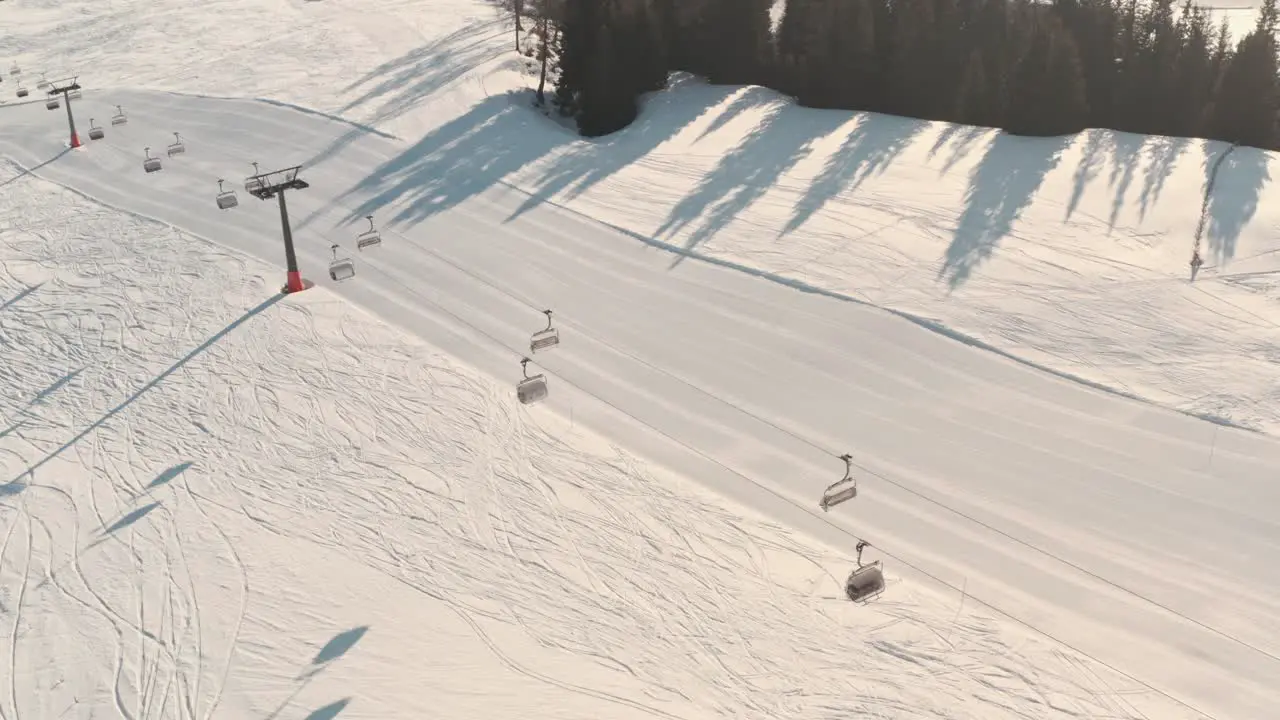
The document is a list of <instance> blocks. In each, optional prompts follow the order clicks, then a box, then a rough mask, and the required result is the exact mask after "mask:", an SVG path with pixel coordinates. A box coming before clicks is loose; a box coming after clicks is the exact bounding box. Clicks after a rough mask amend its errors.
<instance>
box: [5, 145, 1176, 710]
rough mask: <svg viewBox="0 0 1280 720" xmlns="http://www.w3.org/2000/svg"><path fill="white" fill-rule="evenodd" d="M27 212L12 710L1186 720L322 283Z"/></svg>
mask: <svg viewBox="0 0 1280 720" xmlns="http://www.w3.org/2000/svg"><path fill="white" fill-rule="evenodd" d="M0 197H2V198H3V200H4V203H3V208H4V210H3V212H2V214H0V253H2V255H0V258H3V268H4V270H3V275H0V293H2V295H3V297H4V305H3V309H2V310H0V337H2V338H3V340H4V343H3V345H2V346H0V347H2V348H3V349H2V350H0V353H2V357H3V361H2V362H0V368H3V369H2V370H0V372H2V373H3V375H2V379H3V382H4V385H5V387H6V392H5V395H4V398H5V402H4V403H3V406H0V417H3V422H0V424H2V425H4V428H5V429H4V432H3V436H4V437H3V439H0V458H2V460H0V473H2V474H0V477H2V478H3V484H0V496H2V497H3V502H2V503H0V518H3V521H2V523H3V524H2V525H0V527H2V528H3V546H2V547H3V550H2V552H0V605H2V608H0V609H2V611H3V618H4V620H5V622H4V627H3V629H0V638H3V639H4V645H5V648H4V649H5V652H0V668H3V670H2V671H0V677H5V679H6V681H7V682H5V685H6V686H7V687H5V688H3V692H0V716H3V717H5V718H13V719H14V720H17V719H19V718H30V717H37V718H90V717H106V716H117V715H118V716H120V717H127V718H171V717H172V718H191V717H196V718H222V717H227V718H231V717H237V718H244V717H279V718H302V717H307V718H315V719H318V718H332V717H338V716H339V715H341V717H343V718H348V717H350V718H358V717H365V718H375V717H378V718H385V717H440V718H464V717H490V716H495V715H509V714H519V715H520V716H522V717H532V718H537V717H546V718H584V719H586V718H599V717H610V718H630V717H636V718H640V717H655V716H656V717H667V718H701V717H719V716H733V717H761V718H763V717H771V718H786V717H796V718H800V717H837V716H840V715H842V714H847V713H850V712H853V713H874V714H876V715H878V716H881V717H901V718H908V717H911V718H915V717H992V716H993V715H992V714H991V713H992V712H997V713H998V714H999V715H1000V716H1008V717H1032V716H1034V717H1064V718H1065V717H1079V716H1081V715H1085V716H1102V715H1105V716H1108V717H1134V718H1137V717H1141V715H1140V714H1139V712H1140V710H1141V709H1142V708H1144V707H1145V708H1146V710H1145V712H1146V713H1148V714H1150V713H1151V712H1160V713H1162V714H1161V716H1162V717H1169V716H1170V715H1166V714H1163V713H1166V712H1169V711H1168V710H1152V709H1151V708H1152V707H1153V706H1152V705H1151V703H1152V702H1154V701H1157V700H1159V698H1158V697H1153V694H1152V693H1149V692H1145V691H1144V690H1143V689H1142V688H1141V687H1139V686H1137V685H1136V684H1135V683H1133V682H1131V681H1127V680H1124V679H1122V678H1118V677H1116V676H1115V674H1114V673H1111V672H1110V671H1108V670H1106V669H1105V668H1101V667H1099V666H1098V665H1097V664H1096V663H1094V662H1092V661H1090V660H1087V659H1084V658H1082V657H1081V656H1079V655H1077V654H1075V653H1071V652H1065V651H1063V650H1062V649H1061V648H1059V647H1056V646H1055V645H1054V644H1053V643H1050V642H1049V641H1047V640H1044V639H1042V638H1039V637H1033V636H1030V635H1029V634H1028V633H1026V632H1025V631H1021V630H1020V629H1018V628H1017V627H1011V626H1010V625H1009V624H1008V623H1002V622H1000V621H999V620H997V619H995V618H993V617H992V615H991V613H989V612H986V611H984V609H983V608H981V607H975V606H974V605H973V604H968V605H966V604H965V603H963V602H962V599H961V598H960V597H958V596H957V597H954V598H951V597H945V596H942V595H939V594H938V593H936V592H934V591H931V590H928V589H921V588H915V587H912V586H910V585H905V586H902V585H898V584H895V585H894V589H893V594H892V596H891V597H889V598H888V599H886V600H884V601H882V602H879V603H877V604H875V605H872V606H868V607H861V606H854V605H852V604H850V603H848V601H846V600H843V599H842V598H841V597H840V590H841V588H840V584H839V582H840V578H841V577H842V576H843V574H844V572H846V570H847V568H848V567H849V563H850V559H849V558H848V557H847V556H845V555H844V554H843V553H837V552H835V551H832V550H830V549H826V548H823V547H822V546H820V545H817V544H815V543H814V542H813V541H812V540H807V539H805V538H803V537H802V536H799V535H797V534H796V533H795V532H793V531H790V530H788V529H785V528H783V527H781V526H779V525H778V524H776V523H773V522H767V521H764V520H762V519H760V518H759V517H758V516H756V515H755V514H754V513H749V512H745V511H743V510H740V509H735V508H733V507H732V506H730V505H726V503H725V501H724V500H723V499H720V498H717V497H714V496H711V495H708V494H707V493H706V492H705V491H702V490H699V489H697V488H695V487H693V486H691V485H689V483H687V482H685V481H683V480H681V479H679V478H677V477H674V476H672V475H671V474H669V473H667V472H665V471H662V470H661V469H658V468H653V467H650V466H649V465H648V464H647V463H645V462H643V461H641V460H640V459H638V458H636V457H635V456H633V455H631V454H629V453H627V452H625V451H623V450H621V449H618V448H617V447H614V446H612V445H611V444H610V443H608V442H605V441H603V440H601V439H600V438H599V437H597V436H594V435H592V434H591V433H589V432H588V431H586V430H584V429H583V428H582V427H581V426H578V425H575V426H570V425H569V423H568V422H567V421H566V419H565V418H563V417H559V416H557V415H556V414H554V413H550V412H547V411H544V410H539V409H535V410H532V411H530V410H525V409H523V408H521V407H520V406H519V405H518V404H516V403H514V402H513V400H512V398H511V393H510V389H509V388H508V387H506V386H504V385H500V384H498V383H496V382H495V381H494V380H493V379H491V378H487V377H485V376H484V375H482V374H480V373H477V372H476V371H474V370H470V369H468V368H466V367H464V366H461V365H459V364H458V363H457V362H455V361H453V360H450V359H449V358H447V357H445V356H443V355H441V354H440V353H439V352H438V351H436V350H434V349H433V348H431V347H429V346H427V345H425V344H423V343H422V342H420V341H418V340H416V339H414V338H412V337H409V336H406V335H405V334H404V333H403V332H402V331H397V330H395V329H393V328H391V327H389V326H387V325H385V324H383V323H381V322H379V321H377V320H376V319H374V318H372V317H370V316H369V315H368V314H366V313H365V312H363V311H360V310H356V309H353V308H352V307H351V306H350V305H349V304H347V303H345V302H343V301H341V300H339V299H337V298H335V297H334V296H333V295H332V294H331V293H329V292H328V291H326V290H324V289H314V290H312V291H308V292H307V293H303V294H302V295H299V296H295V297H288V298H285V297H284V296H282V295H279V294H278V293H276V292H275V287H274V286H275V285H276V284H277V283H276V282H274V277H273V276H274V275H277V274H278V273H276V272H275V271H274V269H273V268H271V267H270V266H268V265H266V264H264V263H261V262H256V261H251V260H248V259H246V258H244V257H242V256H240V255H239V254H235V253H231V252H228V251H226V250H222V249H220V248H218V247H217V246H215V245H212V244H210V243H208V242H206V241H204V240H202V239H200V238H196V237H193V236H191V235H188V234H186V233H183V232H182V231H180V230H177V229H176V228H173V227H171V226H166V225H163V224H161V223H157V222H154V221H150V220H145V219H142V218H139V217H136V216H130V215H127V214H124V213H121V212H118V211H113V210H111V209H109V208H106V207H104V206H102V205H100V204H98V203H95V202H92V201H90V200H87V199H85V198H84V197H82V196H80V195H79V194H77V193H75V192H72V191H70V190H66V189H63V188H60V187H58V186H54V185H51V184H49V183H47V182H44V181H40V180H36V179H33V178H31V177H29V176H28V177H23V178H17V179H16V180H15V176H14V173H13V172H12V169H10V171H8V172H6V173H5V187H4V188H3V190H0ZM6 676H7V677H6ZM1154 707H1156V708H1159V707H1160V706H1159V705H1156V706H1154ZM340 711H341V712H340Z"/></svg>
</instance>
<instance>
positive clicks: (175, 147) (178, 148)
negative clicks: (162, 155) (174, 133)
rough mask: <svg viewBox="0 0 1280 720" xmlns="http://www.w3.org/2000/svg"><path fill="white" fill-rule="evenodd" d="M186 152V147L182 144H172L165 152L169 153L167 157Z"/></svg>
mask: <svg viewBox="0 0 1280 720" xmlns="http://www.w3.org/2000/svg"><path fill="white" fill-rule="evenodd" d="M186 151H187V146H186V145H183V144H182V143H174V144H172V145H170V146H169V149H168V150H167V151H166V152H168V153H169V157H173V156H174V155H181V154H182V153H184V152H186Z"/></svg>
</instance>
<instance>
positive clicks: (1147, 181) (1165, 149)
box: [1138, 137, 1191, 220]
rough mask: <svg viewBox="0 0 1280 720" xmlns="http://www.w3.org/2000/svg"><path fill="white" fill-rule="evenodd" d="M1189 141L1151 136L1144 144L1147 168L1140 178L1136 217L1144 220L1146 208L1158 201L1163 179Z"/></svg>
mask: <svg viewBox="0 0 1280 720" xmlns="http://www.w3.org/2000/svg"><path fill="white" fill-rule="evenodd" d="M1189 147H1191V141H1190V140H1189V139H1187V138H1175V137H1153V138H1148V142H1147V145H1146V156H1147V168H1146V171H1145V172H1144V173H1143V178H1142V194H1141V195H1140V196H1139V197H1138V219H1140V220H1145V219H1146V217H1147V210H1149V209H1150V208H1151V206H1153V205H1155V204H1156V203H1157V202H1159V201H1160V192H1161V191H1162V190H1164V184H1165V181H1167V180H1168V179H1169V176H1170V175H1172V174H1173V169H1174V168H1175V167H1177V165H1178V160H1179V159H1180V158H1181V157H1182V155H1183V153H1185V152H1186V151H1187V148H1189Z"/></svg>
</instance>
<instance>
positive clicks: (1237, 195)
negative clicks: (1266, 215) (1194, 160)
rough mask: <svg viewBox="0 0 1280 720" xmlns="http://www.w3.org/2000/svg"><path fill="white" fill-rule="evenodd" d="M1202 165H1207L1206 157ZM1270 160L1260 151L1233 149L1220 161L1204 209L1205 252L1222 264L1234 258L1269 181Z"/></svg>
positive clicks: (1246, 148) (1243, 148)
mask: <svg viewBox="0 0 1280 720" xmlns="http://www.w3.org/2000/svg"><path fill="white" fill-rule="evenodd" d="M1205 161H1206V163H1207V162H1210V161H1209V159H1208V158H1207V157H1206V159H1205ZM1269 162H1270V158H1268V157H1267V154H1266V153H1264V152H1263V151H1261V150H1257V149H1255V148H1248V147H1237V148H1236V149H1235V150H1234V151H1232V153H1231V154H1230V155H1228V156H1227V157H1226V159H1225V160H1223V161H1222V164H1221V165H1220V166H1219V167H1218V172H1217V175H1216V176H1215V177H1214V179H1213V190H1212V192H1210V194H1209V202H1208V205H1207V207H1206V208H1205V213H1206V215H1207V226H1206V228H1205V231H1206V234H1207V238H1206V239H1207V240H1208V249H1209V252H1210V253H1212V255H1213V258H1214V261H1215V262H1216V263H1217V264H1219V265H1220V264H1222V263H1224V262H1227V261H1229V260H1231V259H1232V258H1233V257H1235V255H1236V251H1237V249H1238V248H1237V247H1236V243H1237V242H1238V241H1239V239H1240V233H1241V232H1243V231H1244V228H1245V226H1246V225H1248V224H1249V221H1250V220H1252V219H1253V216H1254V213H1256V212H1257V211H1258V198H1259V196H1260V195H1261V193H1262V187H1263V186H1264V185H1266V184H1267V181H1269V180H1270V179H1271V173H1270V168H1269V167H1268V164H1269Z"/></svg>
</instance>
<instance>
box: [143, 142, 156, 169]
mask: <svg viewBox="0 0 1280 720" xmlns="http://www.w3.org/2000/svg"><path fill="white" fill-rule="evenodd" d="M143 152H145V153H146V154H147V156H146V159H145V160H143V161H142V169H143V170H146V171H147V172H149V173H153V172H155V171H157V170H159V169H160V158H158V157H151V148H144V149H143Z"/></svg>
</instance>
